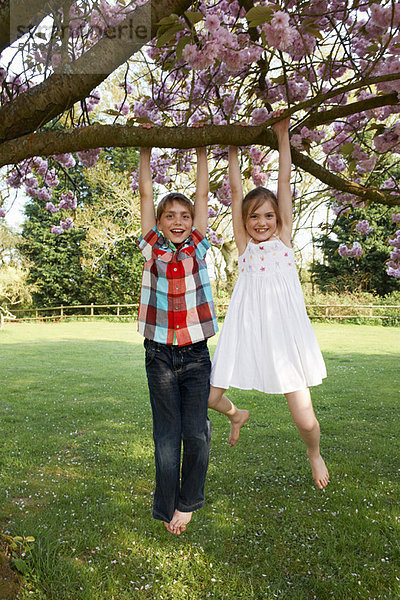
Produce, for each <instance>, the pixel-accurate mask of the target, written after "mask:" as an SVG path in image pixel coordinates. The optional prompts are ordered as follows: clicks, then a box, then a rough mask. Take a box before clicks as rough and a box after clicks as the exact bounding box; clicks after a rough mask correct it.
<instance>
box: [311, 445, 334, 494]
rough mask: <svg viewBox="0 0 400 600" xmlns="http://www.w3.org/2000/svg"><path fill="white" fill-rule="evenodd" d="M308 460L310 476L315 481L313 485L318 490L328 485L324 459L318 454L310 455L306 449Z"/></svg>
mask: <svg viewBox="0 0 400 600" xmlns="http://www.w3.org/2000/svg"><path fill="white" fill-rule="evenodd" d="M307 456H308V460H309V461H310V465H311V470H312V476H313V479H314V481H315V485H316V486H317V488H319V489H320V490H323V489H324V487H326V486H327V485H328V482H329V473H328V469H327V468H326V465H325V461H324V459H323V458H322V456H321V455H320V454H318V456H315V457H313V456H311V455H310V454H309V453H308V451H307Z"/></svg>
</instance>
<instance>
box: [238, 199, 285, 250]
mask: <svg viewBox="0 0 400 600" xmlns="http://www.w3.org/2000/svg"><path fill="white" fill-rule="evenodd" d="M277 225H278V221H277V218H276V212H275V209H274V207H273V205H272V202H271V201H270V200H265V202H263V204H260V206H259V207H258V208H256V209H255V210H252V209H250V211H249V216H248V218H247V223H246V230H247V233H248V234H249V236H250V237H251V238H252V239H253V240H254V241H255V242H266V241H267V240H269V239H270V238H271V237H272V236H273V234H274V233H276V229H277Z"/></svg>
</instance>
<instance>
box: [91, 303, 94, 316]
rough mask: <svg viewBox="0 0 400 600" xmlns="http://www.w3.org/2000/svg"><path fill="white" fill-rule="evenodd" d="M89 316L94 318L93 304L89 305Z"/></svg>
mask: <svg viewBox="0 0 400 600" xmlns="http://www.w3.org/2000/svg"><path fill="white" fill-rule="evenodd" d="M90 316H91V317H94V310H93V302H91V304H90Z"/></svg>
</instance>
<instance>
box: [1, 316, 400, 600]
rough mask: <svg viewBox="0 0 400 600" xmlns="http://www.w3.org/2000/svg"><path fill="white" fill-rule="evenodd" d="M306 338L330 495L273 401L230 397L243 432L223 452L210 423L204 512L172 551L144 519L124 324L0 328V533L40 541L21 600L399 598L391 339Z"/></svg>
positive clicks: (139, 354) (136, 393)
mask: <svg viewBox="0 0 400 600" xmlns="http://www.w3.org/2000/svg"><path fill="white" fill-rule="evenodd" d="M314 327H315V331H316V333H317V336H318V339H319V341H320V345H321V348H322V351H323V354H324V357H325V359H326V363H327V368H328V378H327V379H326V380H325V381H324V383H323V385H321V386H319V387H317V388H315V389H314V390H313V392H312V395H313V401H314V406H315V410H316V413H317V416H318V418H319V420H320V423H321V430H322V449H323V454H324V457H325V459H326V462H327V464H328V467H329V470H330V474H331V483H330V484H329V486H328V487H327V488H326V489H325V490H324V491H322V492H321V491H319V490H317V489H316V488H315V486H314V484H313V481H312V478H311V471H310V468H309V466H308V462H307V460H306V457H305V452H304V447H303V444H302V442H301V440H300V438H299V437H298V433H297V430H296V428H295V426H294V425H293V423H292V421H291V418H290V415H289V412H288V410H287V408H286V405H285V401H284V399H283V397H282V398H281V397H280V396H265V395H263V394H260V393H258V392H239V391H233V392H232V393H231V398H232V400H233V401H234V402H236V403H237V404H239V405H240V406H242V407H247V408H248V409H249V410H250V411H251V418H250V421H249V424H248V426H247V427H246V428H245V429H244V430H243V433H242V436H241V439H240V441H239V443H238V444H237V446H235V447H234V448H230V447H229V446H228V444H227V441H226V440H227V434H228V425H227V421H226V420H225V418H224V417H223V416H221V415H218V414H216V413H212V414H210V417H211V420H212V424H213V443H212V450H211V461H210V468H209V472H208V479H207V488H206V505H205V507H204V508H203V509H202V510H201V511H198V512H197V513H195V514H194V516H193V519H192V522H191V523H190V525H189V526H188V529H187V531H186V533H185V534H183V535H182V536H180V537H176V536H172V535H171V534H169V533H168V532H167V531H166V530H165V529H164V527H163V525H162V524H161V523H160V522H159V521H154V520H153V519H152V518H151V506H152V490H153V480H154V465H153V442H152V433H151V411H150V406H149V403H148V397H147V387H146V378H145V371H144V364H143V346H142V340H141V338H140V336H138V334H137V333H136V326H135V324H134V323H110V322H99V321H98V322H94V323H92V322H91V323H88V322H85V323H79V322H69V323H61V324H7V325H6V327H5V329H4V330H2V331H0V410H1V413H0V414H1V419H0V464H1V474H0V529H1V530H2V531H3V533H10V534H12V535H25V536H34V537H35V539H36V541H35V543H34V544H33V548H32V552H31V553H30V555H29V556H28V557H27V559H26V564H27V568H28V573H27V576H26V577H25V579H24V584H23V588H22V589H21V590H20V592H19V596H18V598H20V599H27V598H34V600H42V599H46V600H47V599H54V600H97V599H100V598H106V599H107V600H128V599H136V598H138V599H150V598H151V599H157V600H167V599H168V600H183V599H187V600H207V599H208V598H214V599H218V600H219V599H221V600H222V599H226V598H227V599H229V600H237V599H243V600H249V599H252V598H256V599H268V600H269V599H273V598H280V599H284V600H291V599H293V600H302V599H311V598H316V599H318V600H328V599H330V598H334V599H335V600H338V599H343V600H353V599H356V598H363V599H365V600H367V599H398V598H399V597H400V583H399V580H400V572H399V564H400V557H399V539H400V537H399V533H400V508H399V498H400V490H399V487H400V486H399V467H400V464H399V455H400V452H399V445H400V435H399V433H400V432H399V419H398V407H399V395H400V394H399V391H400V380H399V350H400V330H399V329H396V328H391V327H385V328H383V327H374V326H362V325H332V324H320V323H318V324H315V325H314ZM215 343H216V340H213V341H211V342H210V348H211V350H212V351H213V350H214V348H215ZM0 600H2V598H1V596H0Z"/></svg>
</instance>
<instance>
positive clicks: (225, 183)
mask: <svg viewBox="0 0 400 600" xmlns="http://www.w3.org/2000/svg"><path fill="white" fill-rule="evenodd" d="M215 195H216V196H217V198H218V200H219V201H220V202H221V204H223V205H224V206H230V204H231V202H232V193H231V188H230V185H229V180H228V177H227V176H226V175H225V177H224V179H223V180H222V185H221V187H220V188H218V189H217V190H216V192H215Z"/></svg>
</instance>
